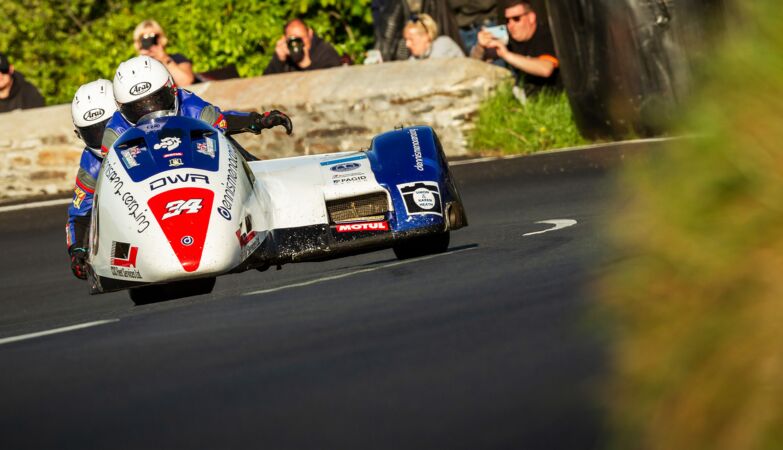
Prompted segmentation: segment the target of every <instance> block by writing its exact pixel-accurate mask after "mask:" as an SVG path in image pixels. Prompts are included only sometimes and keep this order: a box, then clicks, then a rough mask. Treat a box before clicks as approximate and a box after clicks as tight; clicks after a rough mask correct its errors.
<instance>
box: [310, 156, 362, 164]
mask: <svg viewBox="0 0 783 450" xmlns="http://www.w3.org/2000/svg"><path fill="white" fill-rule="evenodd" d="M361 159H367V155H356V156H350V157H348V158H341V159H333V160H331V161H322V162H321V165H322V166H332V165H335V164H342V163H347V162H351V161H359V160H361Z"/></svg>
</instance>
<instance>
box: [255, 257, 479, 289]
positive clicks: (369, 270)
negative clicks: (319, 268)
mask: <svg viewBox="0 0 783 450" xmlns="http://www.w3.org/2000/svg"><path fill="white" fill-rule="evenodd" d="M475 249H476V247H471V248H463V249H459V250H454V251H451V252H446V253H438V254H436V255H428V256H422V257H420V258H413V259H406V260H403V261H397V262H393V263H390V264H384V265H382V266H375V267H369V268H367V269H361V270H355V271H353V272H347V273H341V274H339V275H332V276H329V277H323V278H316V279H314V280H308V281H302V282H301V283H294V284H288V285H285V286H279V287H276V288H269V289H262V290H260V291H253V292H246V293H244V294H242V295H243V296H248V295H261V294H269V293H272V292H277V291H282V290H284V289H291V288H295V287H302V286H310V285H313V284H317V283H323V282H325V281H332V280H339V279H341V278H346V277H350V276H352V275H358V274H361V273H367V272H375V271H376V270H381V269H388V268H390V267H397V266H401V265H403V264H410V263H414V262H418V261H426V260H428V259H432V258H438V257H441V256H448V255H455V254H457V253H461V252H466V251H468V250H475Z"/></svg>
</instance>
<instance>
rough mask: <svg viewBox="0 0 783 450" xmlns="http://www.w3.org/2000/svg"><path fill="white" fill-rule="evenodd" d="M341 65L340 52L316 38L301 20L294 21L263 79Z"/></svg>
mask: <svg viewBox="0 0 783 450" xmlns="http://www.w3.org/2000/svg"><path fill="white" fill-rule="evenodd" d="M340 65H342V60H341V59H340V55H339V54H338V53H337V50H335V49H334V47H332V45H331V44H330V43H328V42H326V41H324V40H323V39H321V38H319V37H318V36H316V34H315V33H314V32H313V30H312V28H310V27H308V26H307V24H306V23H305V22H304V20H302V19H298V18H297V19H293V20H291V21H290V22H288V23H287V24H285V27H283V36H281V37H280V39H279V40H278V41H277V45H276V46H275V55H274V56H273V57H272V60H271V61H270V62H269V65H268V66H266V69H265V70H264V75H270V74H275V73H284V72H298V71H302V70H317V69H328V68H330V67H337V66H340Z"/></svg>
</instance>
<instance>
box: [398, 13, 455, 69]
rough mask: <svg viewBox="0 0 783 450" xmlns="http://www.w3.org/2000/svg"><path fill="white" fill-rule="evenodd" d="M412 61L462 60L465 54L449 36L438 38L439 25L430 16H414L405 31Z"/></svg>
mask: <svg viewBox="0 0 783 450" xmlns="http://www.w3.org/2000/svg"><path fill="white" fill-rule="evenodd" d="M403 36H404V37H405V46H406V47H408V50H410V52H411V55H412V56H411V59H429V58H433V59H434V58H462V57H464V56H465V54H464V53H463V52H462V49H461V48H460V47H459V44H457V43H456V42H454V40H453V39H451V38H450V37H448V36H438V24H436V23H435V21H434V20H432V17H430V16H429V15H428V14H418V15H414V16H413V17H412V19H411V20H410V21H409V22H408V24H407V25H405V28H404V29H403Z"/></svg>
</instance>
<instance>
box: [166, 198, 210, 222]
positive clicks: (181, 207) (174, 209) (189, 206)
mask: <svg viewBox="0 0 783 450" xmlns="http://www.w3.org/2000/svg"><path fill="white" fill-rule="evenodd" d="M201 201H202V200H201V199H200V198H193V199H190V200H174V201H173V202H169V203H168V204H166V211H168V212H167V213H166V214H164V215H163V217H162V218H161V219H162V220H166V219H168V218H170V217H174V216H178V215H180V214H182V213H185V214H196V213H197V212H199V211H201Z"/></svg>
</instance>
